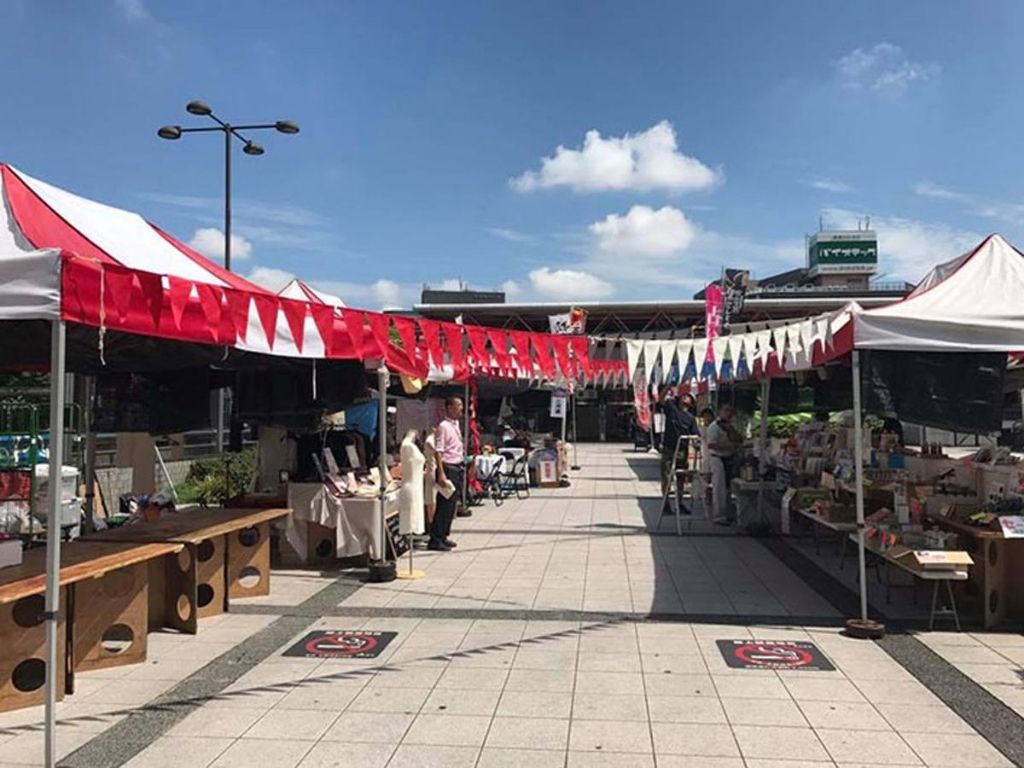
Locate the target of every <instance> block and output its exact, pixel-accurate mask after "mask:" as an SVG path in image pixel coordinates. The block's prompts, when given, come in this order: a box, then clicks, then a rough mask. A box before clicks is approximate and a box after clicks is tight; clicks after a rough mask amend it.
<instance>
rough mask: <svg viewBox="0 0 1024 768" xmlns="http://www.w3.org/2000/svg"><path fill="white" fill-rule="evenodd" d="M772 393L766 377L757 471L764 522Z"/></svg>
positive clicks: (759, 509)
mask: <svg viewBox="0 0 1024 768" xmlns="http://www.w3.org/2000/svg"><path fill="white" fill-rule="evenodd" d="M771 393H772V380H771V379H769V378H767V377H765V380H764V381H762V382H761V426H760V428H759V432H758V441H759V442H760V444H761V456H760V458H759V459H758V463H757V464H758V469H757V519H758V520H760V521H763V520H764V475H765V473H766V472H767V471H768V399H769V398H770V397H771Z"/></svg>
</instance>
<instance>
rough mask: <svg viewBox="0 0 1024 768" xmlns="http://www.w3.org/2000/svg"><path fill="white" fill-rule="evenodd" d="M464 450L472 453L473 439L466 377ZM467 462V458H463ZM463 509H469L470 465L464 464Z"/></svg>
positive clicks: (463, 412)
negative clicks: (470, 430) (470, 431)
mask: <svg viewBox="0 0 1024 768" xmlns="http://www.w3.org/2000/svg"><path fill="white" fill-rule="evenodd" d="M462 452H463V453H464V454H467V455H468V454H472V453H473V449H472V441H471V440H470V435H469V379H466V395H465V398H464V399H463V401H462ZM463 462H465V458H463ZM461 491H462V509H463V511H466V510H468V509H469V467H468V466H465V465H464V466H463V470H462V488H461Z"/></svg>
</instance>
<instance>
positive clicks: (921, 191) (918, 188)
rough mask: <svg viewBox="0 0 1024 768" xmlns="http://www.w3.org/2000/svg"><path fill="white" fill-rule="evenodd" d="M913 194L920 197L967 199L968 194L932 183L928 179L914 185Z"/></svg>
mask: <svg viewBox="0 0 1024 768" xmlns="http://www.w3.org/2000/svg"><path fill="white" fill-rule="evenodd" d="M914 194H915V195H920V196H921V197H934V198H938V199H939V200H960V201H963V200H967V199H968V195H965V194H963V193H961V192H957V191H955V190H952V189H948V188H946V187H943V186H940V185H938V184H933V183H932V182H930V181H919V182H917V184H915V185H914Z"/></svg>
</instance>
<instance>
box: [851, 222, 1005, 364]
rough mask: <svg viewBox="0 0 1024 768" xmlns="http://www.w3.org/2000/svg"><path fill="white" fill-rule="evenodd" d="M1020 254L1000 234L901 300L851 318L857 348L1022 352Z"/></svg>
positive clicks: (939, 270) (940, 269) (936, 272)
mask: <svg viewBox="0 0 1024 768" xmlns="http://www.w3.org/2000/svg"><path fill="white" fill-rule="evenodd" d="M1022 296H1024V254H1022V253H1021V252H1020V251H1018V250H1017V249H1016V248H1014V247H1013V246H1012V245H1010V244H1009V243H1008V242H1006V240H1004V239H1003V238H1002V237H1001V236H999V235H990V236H989V237H987V238H985V240H983V241H982V242H981V244H980V245H979V246H978V247H977V248H975V249H974V250H973V251H970V252H969V253H967V254H965V255H963V256H959V257H957V258H956V259H953V260H952V261H949V262H946V263H944V264H940V265H939V266H937V267H935V268H934V269H933V270H932V271H931V272H929V273H928V275H927V276H926V277H925V278H924V279H923V280H922V281H921V283H920V284H919V285H918V286H917V288H916V289H915V290H914V291H913V293H911V294H910V295H909V296H908V297H907V298H905V299H904V300H903V301H900V302H897V303H895V304H890V305H889V306H887V307H880V308H878V309H871V310H864V311H861V312H859V313H857V314H856V315H855V316H854V345H855V346H856V347H857V348H858V349H890V350H908V351H910V350H913V351H919V352H1016V351H1019V350H1021V349H1024V299H1022V298H1021V297H1022Z"/></svg>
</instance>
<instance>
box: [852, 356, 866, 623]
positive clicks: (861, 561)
mask: <svg viewBox="0 0 1024 768" xmlns="http://www.w3.org/2000/svg"><path fill="white" fill-rule="evenodd" d="M852 356H853V440H854V447H853V469H854V482H855V483H856V500H857V578H858V579H859V581H860V618H861V620H863V621H867V619H868V578H867V567H866V564H865V555H864V416H863V413H862V411H861V391H860V389H861V384H860V351H859V350H857V349H855V350H853V353H852Z"/></svg>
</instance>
